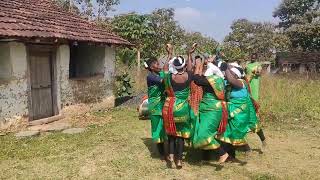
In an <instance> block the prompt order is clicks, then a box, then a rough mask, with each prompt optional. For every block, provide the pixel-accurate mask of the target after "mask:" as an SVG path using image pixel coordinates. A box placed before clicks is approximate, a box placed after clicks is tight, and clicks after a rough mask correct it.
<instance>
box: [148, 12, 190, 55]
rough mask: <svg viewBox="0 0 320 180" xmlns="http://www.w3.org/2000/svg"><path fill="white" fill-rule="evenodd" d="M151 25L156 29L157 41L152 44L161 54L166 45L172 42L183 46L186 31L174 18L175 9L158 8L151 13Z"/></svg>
mask: <svg viewBox="0 0 320 180" xmlns="http://www.w3.org/2000/svg"><path fill="white" fill-rule="evenodd" d="M150 25H151V26H152V28H153V29H154V31H155V36H154V37H153V38H154V39H155V40H156V41H154V43H153V44H152V46H153V47H156V48H155V49H157V50H159V51H158V55H159V54H163V53H165V52H164V48H163V47H164V45H165V44H167V43H172V44H174V45H175V46H176V47H181V46H182V41H183V37H184V33H185V31H184V30H183V28H182V27H180V26H179V25H178V23H177V21H175V20H174V9H172V8H169V9H156V10H154V11H153V12H152V13H151V14H150Z"/></svg>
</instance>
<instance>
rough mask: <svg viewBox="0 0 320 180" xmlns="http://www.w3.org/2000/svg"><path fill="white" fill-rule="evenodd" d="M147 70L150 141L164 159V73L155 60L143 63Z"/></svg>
mask: <svg viewBox="0 0 320 180" xmlns="http://www.w3.org/2000/svg"><path fill="white" fill-rule="evenodd" d="M145 67H146V69H148V70H149V74H148V76H147V85H148V110H149V113H148V114H149V117H150V120H151V133H152V141H153V142H154V143H156V144H157V148H158V151H159V154H160V156H161V157H162V158H164V155H165V154H164V140H165V139H166V134H165V131H164V127H163V119H162V107H163V103H164V98H165V97H164V84H163V78H164V72H163V71H161V69H160V67H159V62H158V60H157V59H155V58H151V59H149V60H148V61H147V62H146V63H145Z"/></svg>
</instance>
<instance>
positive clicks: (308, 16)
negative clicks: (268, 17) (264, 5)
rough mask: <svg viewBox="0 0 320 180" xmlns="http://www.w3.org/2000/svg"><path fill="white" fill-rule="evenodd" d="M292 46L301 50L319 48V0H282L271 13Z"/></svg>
mask: <svg viewBox="0 0 320 180" xmlns="http://www.w3.org/2000/svg"><path fill="white" fill-rule="evenodd" d="M273 16H274V17H277V18H279V19H280V23H279V27H280V28H283V30H284V32H285V34H287V35H288V37H289V38H290V41H291V42H292V45H293V47H295V48H298V49H301V50H303V51H319V49H320V0H283V1H282V2H281V4H280V5H279V7H278V8H277V9H276V10H275V11H274V13H273Z"/></svg>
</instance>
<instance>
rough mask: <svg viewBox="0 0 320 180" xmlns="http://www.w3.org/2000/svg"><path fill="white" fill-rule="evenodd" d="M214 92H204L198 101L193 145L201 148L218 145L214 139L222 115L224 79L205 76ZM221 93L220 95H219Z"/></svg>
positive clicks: (211, 148)
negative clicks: (197, 116)
mask: <svg viewBox="0 0 320 180" xmlns="http://www.w3.org/2000/svg"><path fill="white" fill-rule="evenodd" d="M207 79H208V81H209V82H210V85H211V87H212V88H213V89H214V92H215V94H213V93H209V92H206V93H204V95H203V98H202V100H201V102H200V107H199V120H198V121H196V125H195V132H194V137H193V146H194V147H195V148H200V149H203V150H213V149H218V148H219V147H220V144H219V142H218V141H217V140H216V139H215V136H216V135H217V134H218V129H219V126H220V122H221V119H222V116H223V113H222V112H223V110H222V105H223V103H225V102H224V101H223V100H224V80H223V79H222V78H220V77H218V76H210V77H207ZM221 95H222V96H221Z"/></svg>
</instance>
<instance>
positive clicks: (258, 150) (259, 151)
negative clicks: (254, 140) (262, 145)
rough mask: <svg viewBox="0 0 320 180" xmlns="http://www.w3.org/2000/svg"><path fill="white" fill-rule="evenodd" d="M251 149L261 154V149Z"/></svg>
mask: <svg viewBox="0 0 320 180" xmlns="http://www.w3.org/2000/svg"><path fill="white" fill-rule="evenodd" d="M252 151H254V152H257V153H259V154H263V151H262V150H261V149H252Z"/></svg>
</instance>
